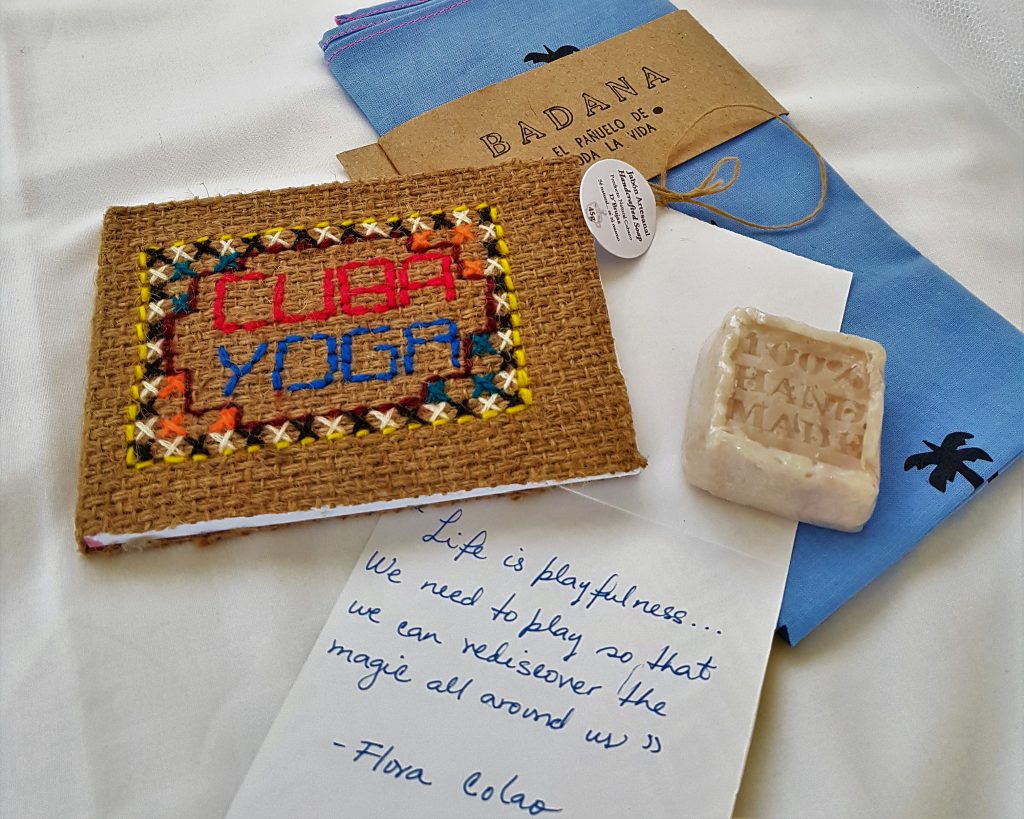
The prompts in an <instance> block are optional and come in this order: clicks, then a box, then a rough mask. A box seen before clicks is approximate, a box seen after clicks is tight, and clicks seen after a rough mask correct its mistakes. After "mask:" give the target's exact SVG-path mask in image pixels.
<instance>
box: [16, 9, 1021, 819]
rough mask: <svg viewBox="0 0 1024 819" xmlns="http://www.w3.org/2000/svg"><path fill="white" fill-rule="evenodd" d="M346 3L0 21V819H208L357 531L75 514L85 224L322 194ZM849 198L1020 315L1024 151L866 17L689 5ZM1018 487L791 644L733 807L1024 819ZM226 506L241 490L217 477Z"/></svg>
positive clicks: (943, 532) (348, 561)
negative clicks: (129, 526) (106, 522)
mask: <svg viewBox="0 0 1024 819" xmlns="http://www.w3.org/2000/svg"><path fill="white" fill-rule="evenodd" d="M355 6H356V3H354V2H347V1H346V0H332V2H326V1H325V0H316V1H315V2H305V3H284V2H278V3H275V2H269V0H260V1H259V2H254V1H253V0H249V2H243V0H235V2H223V3H220V4H217V5H213V4H208V3H204V2H200V1H199V0H191V2H183V1H182V0H178V1H177V2H173V1H172V0H163V2H151V3H146V4H137V3H133V2H130V0H104V2H100V1H99V0H92V2H88V3H85V2H67V3H64V4H62V5H60V6H58V4H56V3H53V2H46V1H45V0H4V2H3V7H2V11H0V15H2V16H0V89H2V100H0V138H2V145H0V163H2V194H3V196H2V206H0V207H2V211H0V214H2V226H0V230H2V233H0V242H2V248H0V304H2V307H0V310H2V313H0V319H2V325H0V349H2V357H0V384H2V388H0V389H2V399H0V400H2V414H0V419H2V421H0V429H2V434H0V459H2V460H0V463H2V476H0V503H2V507H0V508H2V524H3V525H2V527H0V538H2V546H0V572H2V604H0V605H2V607H0V615H2V622H0V629H2V631H0V657H2V672H0V673H2V676H0V684H2V689H0V693H2V701H0V768H2V779H0V813H2V815H3V816H4V817H54V816H60V817H92V816H95V817H142V816H145V817H193V816H195V817H207V816H209V817H217V816H220V815H221V814H222V813H223V811H224V810H225V809H226V806H227V804H228V802H229V800H230V798H231V796H232V794H233V792H234V789H235V788H236V786H237V784H238V783H239V782H240V780H241V778H242V776H243V774H244V772H245V770H246V768H247V766H248V764H249V762H250V760H251V759H252V757H253V755H254V754H255V752H256V749H257V747H258V746H259V743H260V742H261V740H262V738H263V736H264V734H265V732H266V730H267V728H268V726H269V724H270V722H271V720H272V719H273V717H274V714H275V713H276V711H277V709H278V707H279V705H280V703H281V702H282V700H283V698H284V696H285V694H286V692H287V690H288V687H289V685H290V684H291V682H292V680H293V679H294V677H295V675H296V673H297V672H298V669H299V667H300V665H301V663H302V660H303V659H304V657H305V655H306V653H307V652H308V649H309V646H310V645H311V643H312V641H313V639H314V638H315V636H316V634H317V632H318V630H319V629H320V627H321V625H322V623H323V620H324V618H325V617H326V615H327V612H328V611H329V610H330V607H331V604H332V603H333V601H334V600H335V598H336V596H337V594H338V592H339V590H340V589H341V587H342V585H343V583H344V581H345V578H346V576H347V574H348V572H349V570H350V569H351V566H352V564H353V562H354V560H355V557H356V555H357V553H358V551H359V549H360V547H361V546H362V544H363V542H364V540H365V538H366V537H367V535H368V533H369V530H370V527H371V524H372V521H371V520H368V519H364V520H351V521H331V522H325V523H320V524H313V525H307V526H303V527H298V528H295V529H293V530H292V531H289V532H283V533H274V534H263V535H255V536H252V537H248V538H242V539H238V540H235V541H231V542H228V543H225V544H223V545H220V546H216V547H211V548H208V549H196V548H193V547H191V546H183V547H176V548H170V549H165V550H159V551H153V552H149V553H144V554H138V555H128V556H124V557H120V558H114V559H97V560H86V559H84V558H81V557H79V556H78V555H77V554H76V553H75V551H74V543H73V538H72V516H73V507H74V496H75V482H76V478H75V474H76V468H77V463H78V436H79V429H80V423H81V410H80V407H81V405H82V401H83V399H84V388H83V379H82V374H83V372H84V369H85V364H86V358H87V346H88V339H89V319H90V311H91V302H92V297H93V276H94V271H95V259H96V253H97V243H98V238H99V226H100V220H101V216H102V212H103V208H104V207H105V206H106V205H108V204H128V203H139V202H146V201H162V200H165V199H172V198H182V197H188V196H192V195H205V194H206V193H208V192H209V193H211V194H213V193H229V192H235V191H249V190H255V189H259V188H270V187H279V186H283V185H296V184H306V183H312V182H320V181H325V180H330V179H335V178H339V177H340V176H341V169H340V167H339V166H338V164H337V163H336V161H335V160H334V154H335V152H337V151H338V150H341V149H345V148H351V147H355V146H357V145H360V144H363V143H365V142H367V141H369V140H370V139H371V138H372V136H373V134H372V132H371V130H370V128H369V126H368V125H367V124H366V123H365V122H364V121H363V120H362V119H361V117H360V115H359V113H358V111H357V110H356V109H355V108H354V107H353V106H352V104H351V103H350V102H349V101H348V99H347V98H346V97H345V95H344V93H343V92H342V91H341V90H340V89H339V88H338V87H337V85H336V84H335V83H334V80H333V79H332V78H331V77H330V75H329V74H328V72H327V71H326V70H325V69H324V68H323V66H322V64H321V62H320V56H319V51H318V49H317V47H316V41H317V38H318V37H319V35H320V33H321V32H322V31H323V29H325V28H326V27H327V25H328V24H329V22H330V20H331V17H332V15H333V14H334V13H336V12H338V11H342V10H345V9H351V8H354V7H355ZM688 7H689V8H690V9H691V10H692V11H693V12H694V13H695V15H696V16H697V18H698V19H699V20H701V21H702V22H703V23H704V24H705V25H706V26H707V27H708V28H710V29H711V31H712V32H713V33H714V34H715V35H716V36H717V37H718V38H719V40H721V41H722V42H723V43H724V44H725V46H726V47H727V48H729V49H730V50H731V51H732V52H733V53H734V54H735V55H736V56H737V57H738V58H739V59H740V60H741V61H742V62H743V63H744V64H745V65H746V66H747V67H748V68H749V69H750V70H751V71H752V72H753V74H754V75H755V76H757V77H758V78H759V79H760V80H761V81H762V82H763V83H764V84H765V85H766V86H767V87H768V88H769V89H770V90H771V91H772V92H773V93H774V94H775V95H776V96H777V97H778V98H779V99H781V100H782V101H783V102H784V103H785V104H786V105H787V106H789V107H790V109H791V110H792V111H793V112H794V114H795V117H794V119H795V122H796V123H797V124H798V125H799V126H800V127H801V128H802V129H803V130H804V131H805V132H806V133H807V134H808V135H809V136H810V137H811V138H812V139H813V140H814V141H815V143H816V144H817V145H818V146H819V148H820V149H821V150H822V152H823V153H824V154H825V156H827V157H828V159H829V160H830V162H831V163H832V164H833V165H834V166H835V167H836V168H838V169H839V171H840V172H841V173H842V174H843V175H844V176H845V177H846V178H847V180H849V182H850V183H851V184H852V185H853V187H854V188H855V189H856V190H858V191H859V192H860V193H861V194H862V195H863V196H864V197H865V198H866V199H867V201H868V202H869V203H870V204H872V205H873V206H874V207H875V208H876V209H877V210H878V211H879V212H880V213H881V214H882V215H883V216H884V217H885V218H886V219H887V220H889V221H890V222H891V223H892V224H893V225H894V226H895V227H896V228H897V229H898V230H900V231H901V232H902V233H903V235H904V236H906V237H907V238H908V239H909V240H910V241H911V242H913V243H914V244H915V245H917V246H918V247H919V248H920V249H921V250H922V251H923V252H924V253H925V254H926V255H928V256H930V257H931V258H932V259H933V260H934V261H936V262H937V263H938V264H939V265H941V266H942V267H944V268H945V269H946V270H948V271H949V272H951V273H952V274H953V275H955V276H956V277H957V278H958V279H959V280H960V281H961V282H963V283H964V284H966V285H967V286H968V287H970V288H971V289H972V290H973V291H974V292H975V293H977V294H978V295H979V296H980V297H981V298H983V299H984V300H986V301H987V302H988V303H990V304H991V305H993V306H994V307H995V308H996V309H997V310H999V311H1000V312H1001V313H1002V314H1003V315H1005V316H1007V317H1008V318H1010V319H1011V320H1012V321H1014V322H1015V323H1017V324H1018V326H1019V325H1020V323H1021V321H1022V310H1024V305H1022V298H1021V296H1022V290H1021V287H1022V282H1021V271H1022V270H1024V235H1022V227H1021V226H1022V225H1024V196H1022V181H1024V151H1022V144H1021V140H1020V137H1019V136H1018V135H1017V134H1015V133H1014V132H1013V131H1011V130H1010V129H1009V128H1008V127H1007V126H1006V125H1004V124H1002V121H1001V120H1000V119H999V118H998V117H997V116H995V115H993V113H992V112H991V111H990V110H989V109H987V108H986V107H984V105H983V104H982V103H981V102H980V101H979V100H978V99H977V98H976V97H974V96H973V95H972V93H971V92H970V91H968V90H967V86H966V85H965V84H963V83H962V82H961V81H960V79H959V78H958V77H957V75H956V74H954V73H953V71H952V69H950V68H949V67H948V66H947V64H946V63H944V62H943V61H942V60H940V59H938V58H937V57H935V56H934V55H933V54H932V53H931V52H929V51H928V50H927V48H926V47H925V46H924V45H923V43H922V42H921V41H920V40H918V39H917V37H916V35H915V34H914V32H913V31H910V30H909V29H907V28H905V27H904V26H905V24H904V23H902V22H901V21H900V19H899V18H896V17H894V16H892V14H891V12H890V11H888V9H887V8H886V7H884V6H875V5H873V4H859V3H844V4H838V3H837V4H828V5H827V6H826V5H824V4H819V3H810V2H807V3H795V2H791V3H771V4H769V3H756V2H732V3H729V4H721V3H713V2H711V1H710V0H707V2H704V0H700V1H697V0H695V2H692V3H690V4H689V6H688ZM1022 472H1024V471H1022V470H1021V469H1020V468H1019V467H1018V468H1016V469H1013V470H1011V471H1009V472H1008V473H1006V474H1005V475H1004V476H1003V477H1002V478H1001V479H1000V480H997V481H996V482H995V483H994V484H993V485H992V486H991V487H990V488H987V489H986V490H985V492H984V494H983V496H982V497H980V498H978V499H977V500H976V501H975V502H973V503H972V504H971V505H970V506H969V507H968V508H966V509H963V510H961V512H960V513H958V514H957V515H956V516H954V518H953V519H951V520H950V521H949V522H947V523H946V524H945V525H944V526H943V527H942V528H941V529H940V530H938V531H937V532H936V533H935V534H933V535H932V536H931V537H930V538H929V539H928V540H926V541H925V542H924V543H923V544H922V545H921V546H920V547H919V549H918V550H917V551H916V552H915V553H914V554H913V555H911V556H910V557H909V558H907V559H906V560H904V561H903V563H902V564H900V565H899V566H897V567H896V568H895V569H894V570H893V571H892V572H890V573H889V574H888V575H887V576H885V577H884V578H882V579H881V580H880V581H879V582H877V583H875V584H874V585H873V586H872V587H871V588H869V589H868V590H867V591H866V592H864V593H863V594H861V595H860V596H859V597H858V598H857V599H856V600H855V601H853V602H852V603H851V604H850V605H848V606H847V607H846V608H845V609H844V610H842V611H841V612H840V613H839V614H838V615H836V616H835V617H833V618H832V620H831V621H829V622H828V623H826V624H825V626H823V627H822V628H821V629H819V630H818V631H817V632H816V633H815V634H813V635H812V636H811V637H810V638H808V639H807V640H806V641H805V643H803V644H802V645H801V646H800V647H799V648H797V649H795V650H791V649H789V648H787V647H786V646H784V645H782V644H781V643H779V644H777V645H776V647H775V650H774V651H773V654H772V659H771V662H770V664H769V670H768V679H767V683H766V688H765V693H764V696H763V702H762V712H761V716H760V718H759V722H758V726H757V729H756V732H755V736H754V741H753V747H752V751H751V756H750V761H749V765H748V771H747V775H746V777H745V779H744V784H743V788H742V790H741V793H740V798H739V802H738V806H737V812H738V813H739V814H741V815H759V816H864V815H883V816H940V815H987V816H1019V815H1021V814H1022V813H1024V783H1022V771H1024V747H1022V742H1024V740H1022V736H1024V734H1022V731H1024V727H1022V718H1024V705H1022V702H1024V697H1022V694H1024V691H1022V678H1024V665H1022V664H1024V645H1022V639H1024V638H1022V635H1024V587H1022V572H1024V567H1022V531H1024V530H1022V516H1021V514H1022V513H1021V509H1022ZM224 491H225V493H226V494H227V495H229V496H230V493H231V491H232V488H231V487H230V486H228V487H225V490H224Z"/></svg>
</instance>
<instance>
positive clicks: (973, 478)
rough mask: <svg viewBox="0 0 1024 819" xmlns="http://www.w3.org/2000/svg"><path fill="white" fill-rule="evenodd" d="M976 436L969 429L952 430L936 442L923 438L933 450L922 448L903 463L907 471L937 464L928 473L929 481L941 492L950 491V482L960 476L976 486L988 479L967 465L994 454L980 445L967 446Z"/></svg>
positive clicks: (984, 459) (988, 459)
mask: <svg viewBox="0 0 1024 819" xmlns="http://www.w3.org/2000/svg"><path fill="white" fill-rule="evenodd" d="M973 437H974V436H973V435H971V433H969V432H951V433H949V435H947V436H946V437H945V438H943V439H942V444H941V445H939V446H936V445H935V444H933V443H932V442H931V441H923V443H924V445H925V446H926V447H928V449H929V450H930V451H929V452H918V453H916V454H914V455H911V456H910V457H909V458H907V460H906V461H905V462H904V464H903V471H904V472H906V471H908V470H910V469H925V468H926V467H929V466H932V467H935V468H934V469H933V470H932V474H931V475H929V476H928V483H930V484H931V485H932V486H934V487H935V488H936V489H938V490H939V491H940V492H945V491H946V484H949V483H952V482H953V481H954V480H955V479H956V476H957V475H958V474H959V475H963V476H964V477H965V478H967V480H969V481H970V482H971V486H973V487H974V488H975V489H977V488H978V487H980V486H981V485H982V484H983V483H985V479H984V478H982V477H981V475H979V474H978V473H977V472H975V471H974V470H973V469H971V468H970V467H969V466H967V465H966V462H967V461H989V462H991V460H992V456H991V455H989V454H988V453H987V452H986V451H985V450H984V449H979V448H978V447H976V446H970V447H967V448H964V444H965V443H967V441H969V440H970V439H971V438H973Z"/></svg>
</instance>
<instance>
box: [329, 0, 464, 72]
mask: <svg viewBox="0 0 1024 819" xmlns="http://www.w3.org/2000/svg"><path fill="white" fill-rule="evenodd" d="M469 2H470V0H459V2H457V3H452V4H451V5H450V6H445V7H444V8H443V9H438V10H437V11H433V12H431V13H430V14H424V15H423V16H422V17H416V18H415V19H413V20H406V21H405V22H404V23H398V24H397V25H394V26H390V27H389V28H385V29H381V30H380V31H376V32H374V33H373V34H367V35H366V36H365V37H360V38H359V39H358V40H354V41H353V42H351V43H348V44H346V45H343V46H342V47H341V48H339V49H337V50H336V51H335V52H334V53H333V54H331V56H330V57H327V59H326V60H325V62H327V63H328V64H329V63H330V62H331V60H333V59H334V58H335V57H337V56H338V55H339V54H341V52H342V51H345V50H346V49H349V48H352V46H357V45H359V44H360V43H365V42H366V41H367V40H372V39H373V38H374V37H379V36H380V35H381V34H387V33H388V32H390V31H397V30H398V29H400V28H405V27H406V26H411V25H412V24H413V23H421V22H423V21H424V20H429V19H430V18H431V17H437V16H438V15H439V14H444V13H445V12H446V11H451V10H452V9H454V8H458V7H459V6H464V5H466V3H469Z"/></svg>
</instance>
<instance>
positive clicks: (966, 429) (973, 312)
mask: <svg viewBox="0 0 1024 819" xmlns="http://www.w3.org/2000/svg"><path fill="white" fill-rule="evenodd" d="M672 11H675V7H674V6H672V5H671V4H670V3H669V2H667V0H630V2H628V3H622V2H619V0H560V2H558V3H551V2H544V1H543V0H405V2H396V3H391V4H387V3H385V4H383V5H380V6H375V7H372V8H368V9H364V10H362V11H358V12H355V13H353V14H350V15H342V16H339V17H338V18H336V22H337V24H338V25H337V27H336V28H334V29H332V30H331V31H329V32H327V33H326V34H325V35H324V37H323V40H322V41H321V44H320V45H321V47H322V48H323V50H324V55H325V60H326V62H327V65H328V66H329V67H330V70H331V72H332V73H333V74H334V76H335V78H336V79H337V80H338V82H339V83H340V84H341V85H342V87H343V88H344V89H345V90H346V91H347V92H348V94H349V95H350V96H351V97H352V99H353V100H354V101H355V102H356V104H357V105H358V106H359V107H360V108H361V109H362V111H363V113H364V114H365V115H366V117H367V119H369V121H370V122H371V124H372V125H373V126H374V128H375V129H376V130H377V132H378V133H380V134H383V133H385V132H386V131H389V130H390V129H392V128H394V127H396V126H397V125H400V124H402V123H403V122H405V121H407V120H409V119H411V118H412V117H414V116H417V115H418V114H421V113H423V112H424V111H428V110H430V109H432V108H436V107H438V106H439V105H443V104H444V103H446V102H450V101H451V100H453V99H456V98H458V97H461V96H464V95H465V94H468V93H470V92H472V91H475V90H477V89H479V88H481V87H483V86H485V85H490V84H492V83H495V82H499V81H501V80H504V79H507V78H509V77H512V76H515V75H516V74H520V73H522V72H523V71H527V70H529V69H530V68H531V67H532V66H533V64H535V63H533V62H532V60H531V57H530V55H531V54H532V55H534V59H536V58H537V57H540V55H542V54H543V55H547V54H548V53H549V52H557V51H558V49H560V48H562V47H564V46H571V47H574V48H579V49H582V48H586V47H587V46H591V45H594V44H596V43H599V42H602V41H603V40H606V39H608V38H610V37H613V36H615V35H617V34H621V33H622V32H624V31H627V30H629V29H632V28H635V27H636V26H639V25H643V24H644V23H647V22H650V21H651V20H654V19H655V18H657V17H660V16H662V15H664V14H668V13H670V12H672ZM540 58H541V59H543V57H540ZM396 87H397V88H399V89H400V92H399V93H396ZM727 155H736V156H740V157H741V158H742V160H743V173H742V176H741V178H740V180H739V181H738V182H737V183H736V184H735V185H733V187H732V188H731V189H729V190H728V191H726V192H724V193H721V194H718V195H717V196H716V198H715V203H716V204H717V205H719V207H722V208H724V209H726V210H728V211H730V212H732V213H737V214H742V215H743V216H744V218H746V219H748V220H751V221H755V222H760V223H762V224H780V223H786V222H789V221H791V220H795V219H798V218H800V217H801V216H803V215H804V214H805V213H807V212H809V211H810V210H811V209H812V208H813V207H814V203H815V202H816V201H817V197H818V193H819V184H820V180H819V175H818V168H817V163H816V162H815V160H814V157H813V155H812V154H811V153H810V151H809V149H808V148H807V146H806V145H805V144H804V143H803V142H802V141H801V140H800V139H799V138H798V137H797V136H796V135H795V134H794V133H793V132H791V131H790V130H789V129H788V128H786V127H785V126H784V125H783V124H782V123H781V122H779V121H777V120H772V121H770V122H767V123H765V124H764V125H760V126H758V127H757V128H754V129H753V130H751V131H749V132H747V133H746V134H743V135H742V136H739V137H737V138H735V139H733V140H731V141H729V142H727V143H726V144H724V145H722V146H719V147H718V148H716V149H714V150H712V151H709V152H707V153H705V154H702V155H701V156H699V157H697V158H695V159H693V160H690V161H689V162H687V163H684V164H683V165H680V166H679V167H677V168H674V169H673V170H672V171H671V172H670V173H669V177H668V184H669V187H672V188H674V189H676V190H689V189H690V188H692V187H693V186H694V185H696V184H697V183H698V182H699V181H700V180H701V179H702V178H703V177H704V175H705V174H706V173H707V169H708V168H709V166H710V165H711V163H713V162H715V161H717V160H718V159H719V158H720V157H723V156H727ZM782 187H785V189H786V191H787V195H786V196H785V197H780V196H779V191H780V188H782ZM674 207H677V208H678V209H679V210H681V211H683V212H685V213H689V214H690V215H692V216H696V217H698V218H701V219H705V220H711V219H712V216H711V215H710V214H708V213H707V212H706V211H703V210H701V209H700V208H695V207H692V206H687V205H675V206H674ZM715 221H716V223H718V224H720V225H721V226H722V227H726V228H729V229H731V230H735V231H737V232H739V233H744V234H746V235H749V236H752V237H753V238H755V239H759V240H760V241H763V242H767V243H769V244H772V245H775V246H776V247H780V248H782V249H784V250H788V251H790V252H791V253H797V254H799V255H801V256H806V257H808V258H811V259H815V260H817V261H819V262H823V263H825V264H829V265H832V266H833V267H839V268H844V269H846V270H849V271H851V272H852V273H853V285H852V287H851V290H850V298H849V302H848V304H847V309H846V316H845V319H844V321H843V330H844V331H845V332H848V333H854V334H856V335H861V336H865V337H867V338H872V339H874V340H876V341H878V342H880V343H881V344H882V345H883V346H884V347H885V349H886V352H887V354H888V361H887V365H886V394H885V420H884V424H883V430H882V480H881V488H880V492H879V497H878V505H877V507H876V510H875V513H874V515H873V517H872V518H871V520H870V521H869V523H868V524H867V526H866V527H865V528H864V530H863V531H862V532H859V533H857V534H844V533H841V532H833V531H830V530H826V529H820V528H817V527H814V526H809V525H806V524H801V525H800V527H799V528H798V530H797V537H796V543H795V545H794V549H793V559H792V563H791V565H790V570H789V578H788V581H787V583H786V593H785V597H784V599H783V603H782V612H781V615H780V618H779V628H780V630H781V632H782V634H783V636H784V637H785V638H786V639H787V640H788V641H789V642H790V643H791V644H794V645H795V644H796V643H797V642H799V641H800V640H801V639H803V638H804V637H805V636H807V634H809V633H810V632H811V631H812V630H813V629H814V628H815V627H816V626H818V625H819V624H820V623H821V622H822V621H823V620H825V618H826V617H828V616H829V615H830V614H832V613H833V612H834V611H835V610H836V609H838V608H839V607H840V606H841V605H842V604H843V603H845V602H846V601H847V600H849V599H850V597H852V596H853V595H854V594H855V593H856V592H857V591H859V590H860V589H861V588H863V587H864V586H865V585H867V584H868V583H870V582H871V581H872V580H873V579H874V578H876V577H877V576H878V575H879V574H881V573H882V572H883V571H885V569H887V568H888V567H889V566H891V565H893V564H894V563H895V562H896V561H897V560H899V559H900V558H901V557H903V556H904V555H905V554H907V553H908V552H909V551H910V550H911V549H912V548H913V547H914V546H915V545H916V544H917V543H918V541H920V540H921V538H923V537H924V536H925V534H927V533H928V532H929V531H930V530H931V529H932V528H934V527H935V526H936V525H937V524H938V523H940V522H941V521H942V520H943V519H944V518H945V517H946V516H947V515H949V514H950V513H951V512H952V511H953V510H954V509H956V508H957V507H958V506H959V505H960V504H962V503H964V502H965V501H967V500H969V499H970V498H971V497H973V495H974V494H975V492H976V491H977V490H978V489H979V488H980V487H982V486H983V485H984V484H985V482H986V481H989V480H991V479H992V478H994V477H995V476H996V474H997V473H998V472H999V471H1000V470H1002V469H1004V468H1005V467H1006V466H1007V465H1008V464H1010V462H1012V461H1013V460H1014V459H1015V458H1016V457H1017V456H1018V455H1020V454H1021V452H1022V451H1024V425H1022V424H1021V420H1022V418H1024V336H1022V335H1021V333H1019V332H1018V331H1017V330H1016V329H1015V328H1014V327H1013V326H1012V325H1011V324H1010V323H1009V322H1007V321H1006V320H1005V319H1003V318H1002V317H1000V316H999V315H998V314H997V313H995V312H994V311H993V310H991V309H990V308H988V307H987V306H985V305H984V304H983V303H982V302H980V301H979V300H978V299H976V298H975V297H974V296H972V295H971V294H970V293H968V292H967V291H966V290H965V289H964V288H963V287H961V286H960V285H959V284H957V282H956V281H954V280H953V279H952V278H951V277H950V276H948V275H947V274H946V273H944V272H943V271H942V270H940V269H939V268H937V267H936V266H935V265H933V264H932V263H931V262H929V261H928V260H927V259H925V258H924V257H923V256H922V255H921V254H920V253H918V252H917V251H916V250H915V249H914V248H913V247H911V246H910V245H909V244H908V243H907V242H906V241H904V240H903V239H902V238H901V237H900V236H899V234H897V233H896V232H895V231H894V230H893V229H892V228H890V227H889V226H888V225H887V224H886V223H885V222H884V221H882V219H881V218H880V217H879V216H878V215H877V214H876V213H875V212H874V211H872V210H871V208H869V207H868V206H867V205H866V204H865V203H864V202H863V201H862V200H861V199H860V197H858V196H857V194H855V193H854V192H853V191H852V190H851V189H850V187H849V186H848V185H847V184H846V183H845V182H844V181H843V179H842V178H841V177H840V176H839V175H838V174H837V173H836V172H835V171H834V170H833V169H832V168H829V169H828V200H827V202H826V205H825V208H824V210H823V211H822V212H821V213H820V214H819V215H818V216H817V218H815V219H813V220H812V221H810V222H809V223H807V224H805V225H803V226H801V227H799V228H794V229H790V230H783V231H772V232H768V231H759V230H754V229H748V228H744V227H742V226H740V225H737V224H735V223H732V222H730V221H728V220H725V219H717V220H715Z"/></svg>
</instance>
